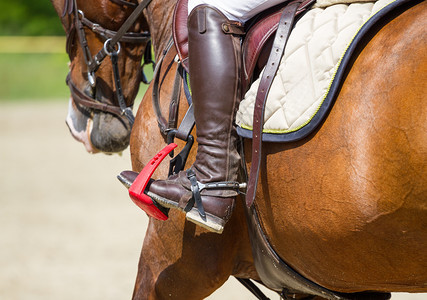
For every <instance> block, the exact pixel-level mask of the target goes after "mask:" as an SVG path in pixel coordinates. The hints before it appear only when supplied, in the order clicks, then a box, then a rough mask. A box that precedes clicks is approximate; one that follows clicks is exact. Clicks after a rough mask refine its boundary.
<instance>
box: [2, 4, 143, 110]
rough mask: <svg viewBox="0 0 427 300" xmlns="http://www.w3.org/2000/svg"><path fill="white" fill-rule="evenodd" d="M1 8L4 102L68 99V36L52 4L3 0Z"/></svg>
mask: <svg viewBox="0 0 427 300" xmlns="http://www.w3.org/2000/svg"><path fill="white" fill-rule="evenodd" d="M0 8H1V9H0V102H24V101H54V100H58V99H64V100H68V97H69V90H68V87H67V86H66V85H65V77H66V75H67V72H68V65H67V64H68V56H67V54H66V52H65V33H64V31H63V28H62V26H61V22H60V19H59V17H58V15H57V14H56V12H55V10H54V8H53V6H52V4H51V2H50V1H49V0H38V1H30V0H13V1H11V0H0ZM147 76H151V74H147ZM145 89H146V87H145V86H141V89H140V94H139V95H138V98H137V99H136V100H137V101H138V100H140V98H141V95H142V94H143V92H144V90H145Z"/></svg>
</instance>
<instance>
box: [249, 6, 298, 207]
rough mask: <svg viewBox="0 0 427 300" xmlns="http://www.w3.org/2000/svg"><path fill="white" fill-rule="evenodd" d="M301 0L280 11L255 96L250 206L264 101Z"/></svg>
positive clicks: (256, 167) (254, 190) (254, 186)
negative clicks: (269, 51)
mask: <svg viewBox="0 0 427 300" xmlns="http://www.w3.org/2000/svg"><path fill="white" fill-rule="evenodd" d="M302 2H303V0H296V1H292V2H290V3H289V4H288V5H287V6H286V7H285V9H284V10H283V12H282V16H281V17H280V21H279V26H278V28H277V31H276V35H275V37H274V41H273V47H272V49H271V53H270V57H269V58H268V61H267V65H266V66H265V70H264V73H263V74H262V77H261V80H260V84H259V87H258V92H257V95H256V98H255V108H254V119H253V131H252V134H253V136H252V164H251V170H250V175H249V183H248V190H247V194H246V205H247V206H248V207H250V206H251V205H252V203H253V202H254V200H255V195H256V188H257V184H258V177H259V170H260V166H261V148H262V128H263V124H264V110H265V102H266V100H267V95H268V92H269V91H270V88H271V84H272V82H273V79H274V76H275V75H276V73H277V70H278V68H279V63H280V60H281V58H282V56H283V53H284V52H285V46H286V43H287V41H288V38H289V35H290V33H291V30H292V27H293V25H294V20H295V14H296V12H297V9H298V7H299V6H300V5H301V3H302Z"/></svg>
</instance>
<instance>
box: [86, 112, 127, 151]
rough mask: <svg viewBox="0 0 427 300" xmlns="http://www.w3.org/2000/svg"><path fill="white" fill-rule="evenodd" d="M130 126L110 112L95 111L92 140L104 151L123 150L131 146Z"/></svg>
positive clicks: (95, 145)
mask: <svg viewBox="0 0 427 300" xmlns="http://www.w3.org/2000/svg"><path fill="white" fill-rule="evenodd" d="M130 128H131V127H130V126H129V124H128V122H127V120H122V119H120V118H118V117H117V116H114V115H112V114H109V113H95V114H94V117H93V126H92V132H91V135H90V140H91V142H92V144H93V145H94V147H96V148H97V149H99V150H101V151H103V152H110V153H111V152H121V151H123V150H124V149H126V148H127V146H129V140H130V132H131V130H130Z"/></svg>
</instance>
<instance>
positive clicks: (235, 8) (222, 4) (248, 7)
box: [188, 0, 286, 23]
mask: <svg viewBox="0 0 427 300" xmlns="http://www.w3.org/2000/svg"><path fill="white" fill-rule="evenodd" d="M285 1H286V0H188V11H189V12H191V11H192V9H193V8H194V7H196V6H198V5H202V4H206V5H211V6H214V7H215V8H217V9H218V10H219V11H221V12H222V13H223V14H224V16H226V17H227V18H228V19H229V20H232V21H239V22H242V23H245V22H246V21H248V20H249V19H250V18H252V17H254V16H255V15H257V14H259V13H260V12H262V11H264V10H266V9H268V8H270V7H273V6H275V5H278V4H280V3H283V2H285Z"/></svg>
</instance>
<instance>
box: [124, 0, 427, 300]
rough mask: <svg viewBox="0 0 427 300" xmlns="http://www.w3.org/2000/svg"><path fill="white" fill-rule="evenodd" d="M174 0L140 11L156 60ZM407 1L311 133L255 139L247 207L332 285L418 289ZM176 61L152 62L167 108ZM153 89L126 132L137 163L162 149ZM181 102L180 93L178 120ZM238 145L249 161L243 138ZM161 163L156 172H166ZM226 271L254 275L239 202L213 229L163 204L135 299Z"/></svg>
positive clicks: (424, 270) (420, 92) (424, 245)
mask: <svg viewBox="0 0 427 300" xmlns="http://www.w3.org/2000/svg"><path fill="white" fill-rule="evenodd" d="M174 3H175V1H171V0H169V1H167V0H163V1H160V0H153V1H152V3H151V4H150V5H149V6H148V8H147V10H146V11H145V16H146V18H147V20H148V23H149V26H150V32H151V34H152V37H153V41H154V47H155V53H156V54H157V56H160V53H161V51H162V50H164V49H165V48H166V44H167V43H168V41H169V40H170V36H171V21H172V14H173V6H174ZM410 6H411V7H410V8H409V9H408V10H406V11H404V12H401V13H400V14H396V16H394V17H395V18H390V20H388V21H389V22H387V23H386V24H385V26H383V27H382V28H378V30H377V31H376V32H375V33H373V34H372V36H371V38H370V39H369V40H367V41H366V45H365V46H364V47H363V49H360V52H359V53H358V55H357V57H356V58H355V60H354V62H353V63H352V67H351V69H350V70H349V71H348V74H347V76H346V79H345V81H344V83H343V85H342V88H341V90H340V92H339V95H338V96H337V99H336V102H335V105H334V107H333V108H332V110H331V112H330V114H329V116H328V118H327V119H326V121H325V122H324V123H323V124H322V125H321V126H320V128H319V129H318V130H317V131H316V132H315V133H313V134H311V135H310V136H309V137H307V138H305V139H304V140H301V141H299V142H293V143H289V144H278V143H267V144H264V146H263V163H262V169H261V175H260V176H261V177H260V180H259V186H258V192H257V196H256V200H255V204H254V205H255V208H256V211H257V213H258V216H259V219H260V224H261V226H262V228H263V230H264V232H265V233H266V235H267V237H268V240H269V241H270V243H271V245H272V246H273V248H274V249H275V250H276V252H277V253H278V254H279V256H280V257H281V258H282V259H283V260H284V261H286V262H287V263H288V264H289V265H290V266H291V267H292V268H293V269H294V270H296V271H298V272H299V273H300V274H301V275H303V276H305V277H306V278H308V279H310V280H311V281H313V282H315V283H317V284H318V285H320V286H323V287H325V288H328V289H330V290H333V291H337V292H343V293H354V292H362V291H377V292H427V251H426V249H427V205H426V200H427V159H426V158H427V122H426V120H427V109H426V102H425V99H426V98H425V91H426V82H427V78H426V74H427V57H426V54H427V36H426V32H425V28H426V26H427V24H426V20H427V5H426V3H425V1H413V2H412V3H411V4H410ZM174 57H175V53H173V51H171V52H170V53H169V54H168V55H167V56H166V57H165V58H164V63H163V66H164V67H163V68H162V69H161V70H160V72H161V73H160V78H161V80H162V81H161V82H162V85H161V90H160V102H161V109H162V112H163V114H164V115H167V113H168V107H169V99H170V96H171V94H172V86H173V81H174V77H175V74H173V73H174V72H166V71H167V70H169V69H172V70H173V69H174V68H175V66H174V64H176V63H175V62H174V60H173V59H174ZM191 75H193V76H197V74H191ZM152 89H153V86H152V85H151V86H150V87H149V89H148V91H147V93H146V95H145V96H144V99H143V101H142V103H141V105H140V107H139V110H138V113H137V116H136V121H135V125H134V129H133V131H132V134H131V140H130V146H131V157H132V166H133V169H134V170H135V171H140V170H141V169H142V168H143V167H144V165H145V164H146V163H147V162H148V161H149V160H150V159H151V158H152V157H153V156H154V155H155V154H156V153H157V151H158V150H160V149H162V148H163V147H164V146H165V139H164V136H162V135H161V134H160V132H159V131H158V130H157V119H156V115H155V112H154V110H153V107H152V101H151V100H152V99H151V94H152ZM182 96H183V95H182ZM186 108H187V104H186V103H185V101H181V103H180V107H179V115H180V117H181V118H182V117H183V115H184V113H185V111H186ZM180 146H181V147H182V145H180ZM244 149H245V154H246V163H247V167H248V168H250V164H251V155H250V149H251V141H250V140H245V143H244ZM194 152H195V151H194V150H193V151H192V152H191V153H190V158H189V163H188V165H190V164H191V163H192V161H193V160H194V154H195V153H194ZM167 168H168V166H167V164H162V165H161V166H160V168H159V169H158V170H157V171H156V173H155V177H157V178H166V176H167V172H168V170H167ZM230 275H234V276H237V277H242V278H251V279H254V280H259V279H260V277H259V276H258V273H257V271H256V269H255V267H254V264H253V256H252V252H251V245H250V241H249V235H248V225H247V221H246V217H245V208H244V204H243V201H238V205H237V207H236V209H235V211H234V213H233V216H232V218H231V220H230V221H229V222H228V223H227V225H226V227H225V229H224V232H223V233H222V234H220V235H219V234H215V233H210V232H207V231H206V230H204V229H203V228H201V227H198V226H196V225H194V224H192V223H189V222H186V221H185V216H184V214H182V213H181V212H177V211H174V210H171V211H170V214H169V220H167V221H158V220H155V219H150V222H149V226H148V230H147V233H146V236H145V239H144V243H143V247H142V252H141V256H140V262H139V266H138V275H137V279H136V285H135V289H134V295H133V299H202V298H205V297H207V296H208V295H210V294H211V293H212V292H214V291H215V290H216V289H218V288H219V287H220V286H221V285H222V284H223V283H224V282H225V281H226V280H227V279H228V277H229V276H230Z"/></svg>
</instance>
